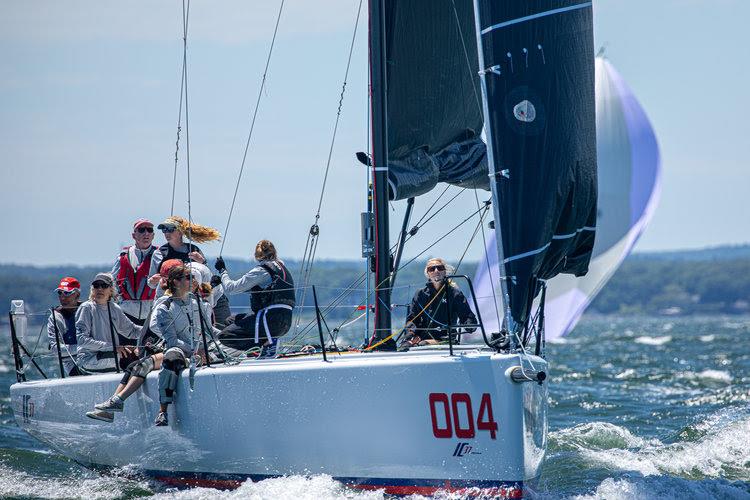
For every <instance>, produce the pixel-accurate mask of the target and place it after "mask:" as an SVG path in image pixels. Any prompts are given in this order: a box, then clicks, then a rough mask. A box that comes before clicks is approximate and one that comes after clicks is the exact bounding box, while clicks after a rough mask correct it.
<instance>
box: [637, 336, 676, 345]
mask: <svg viewBox="0 0 750 500" xmlns="http://www.w3.org/2000/svg"><path fill="white" fill-rule="evenodd" d="M634 342H635V343H636V344H644V345H664V344H667V343H669V342H672V336H671V335H664V336H661V337H648V336H643V337H637V338H636V339H635V341H634Z"/></svg>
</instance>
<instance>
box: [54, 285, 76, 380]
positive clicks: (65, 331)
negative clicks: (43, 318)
mask: <svg viewBox="0 0 750 500" xmlns="http://www.w3.org/2000/svg"><path fill="white" fill-rule="evenodd" d="M57 298H58V300H59V301H60V305H59V306H58V307H55V308H54V309H53V310H52V314H50V315H49V319H48V320H47V338H48V339H49V348H50V349H53V350H55V351H56V350H57V339H58V338H59V339H60V354H61V355H62V362H63V369H64V370H65V375H80V373H79V372H78V370H77V368H76V365H75V362H74V359H75V356H76V350H77V347H78V342H77V341H76V312H77V311H78V306H79V305H81V301H80V298H81V283H80V282H79V281H78V280H77V279H75V278H73V277H70V276H68V277H65V278H63V279H61V280H60V285H59V286H58V287H57Z"/></svg>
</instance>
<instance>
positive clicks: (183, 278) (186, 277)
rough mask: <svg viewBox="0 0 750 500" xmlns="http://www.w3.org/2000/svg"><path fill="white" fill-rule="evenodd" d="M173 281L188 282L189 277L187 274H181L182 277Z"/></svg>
mask: <svg viewBox="0 0 750 500" xmlns="http://www.w3.org/2000/svg"><path fill="white" fill-rule="evenodd" d="M175 279H177V280H189V279H190V275H189V274H183V275H182V276H180V277H178V278H175Z"/></svg>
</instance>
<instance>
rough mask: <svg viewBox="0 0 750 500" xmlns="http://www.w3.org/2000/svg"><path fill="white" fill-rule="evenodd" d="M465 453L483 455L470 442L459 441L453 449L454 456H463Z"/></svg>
mask: <svg viewBox="0 0 750 500" xmlns="http://www.w3.org/2000/svg"><path fill="white" fill-rule="evenodd" d="M464 455H481V453H480V452H478V451H474V447H473V446H471V445H470V444H469V443H458V444H457V445H456V449H455V450H453V456H454V457H463V456H464Z"/></svg>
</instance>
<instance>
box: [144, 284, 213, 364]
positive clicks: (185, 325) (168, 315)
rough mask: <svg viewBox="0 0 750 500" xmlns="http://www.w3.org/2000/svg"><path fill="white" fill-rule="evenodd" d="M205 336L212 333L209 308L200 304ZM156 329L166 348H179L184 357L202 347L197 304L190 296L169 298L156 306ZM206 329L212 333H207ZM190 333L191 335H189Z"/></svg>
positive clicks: (205, 303)
mask: <svg viewBox="0 0 750 500" xmlns="http://www.w3.org/2000/svg"><path fill="white" fill-rule="evenodd" d="M201 306H202V312H203V320H204V322H205V323H207V324H206V330H207V331H206V334H207V335H210V334H211V333H213V327H212V326H211V313H212V311H211V306H210V305H209V304H208V303H207V302H201ZM154 316H155V317H156V327H157V328H158V330H159V333H160V334H161V336H162V337H163V338H164V341H165V343H166V348H167V349H170V348H172V347H179V348H180V349H182V351H183V352H184V353H185V355H186V356H191V355H192V354H193V352H194V351H196V350H198V349H199V348H200V347H201V345H202V336H203V325H201V316H200V313H199V311H198V302H197V301H196V300H195V298H194V297H193V296H192V295H189V296H188V297H187V298H186V299H178V298H175V297H170V298H168V299H166V300H164V301H163V302H161V303H160V304H159V305H158V306H156V309H155V314H154ZM208 328H211V329H212V331H211V332H209V331H208ZM191 332H192V334H191Z"/></svg>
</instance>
